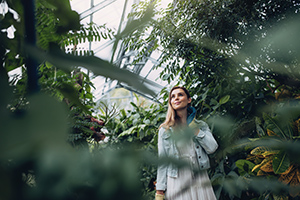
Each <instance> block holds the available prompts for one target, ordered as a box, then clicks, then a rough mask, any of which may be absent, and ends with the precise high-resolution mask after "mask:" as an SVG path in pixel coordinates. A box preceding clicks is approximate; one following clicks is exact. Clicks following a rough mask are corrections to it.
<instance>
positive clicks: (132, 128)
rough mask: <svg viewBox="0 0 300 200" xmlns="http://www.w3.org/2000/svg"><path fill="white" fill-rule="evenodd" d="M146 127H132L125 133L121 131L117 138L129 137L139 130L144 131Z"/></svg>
mask: <svg viewBox="0 0 300 200" xmlns="http://www.w3.org/2000/svg"><path fill="white" fill-rule="evenodd" d="M145 126H146V125H137V126H133V127H131V128H130V129H127V130H126V131H123V132H122V133H121V134H120V135H119V136H118V137H123V136H125V135H131V134H134V133H136V130H139V129H144V128H145Z"/></svg>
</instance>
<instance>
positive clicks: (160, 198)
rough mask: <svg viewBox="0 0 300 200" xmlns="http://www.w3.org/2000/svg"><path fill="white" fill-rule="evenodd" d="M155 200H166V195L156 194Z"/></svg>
mask: <svg viewBox="0 0 300 200" xmlns="http://www.w3.org/2000/svg"><path fill="white" fill-rule="evenodd" d="M155 200H164V195H163V194H157V193H156V194H155Z"/></svg>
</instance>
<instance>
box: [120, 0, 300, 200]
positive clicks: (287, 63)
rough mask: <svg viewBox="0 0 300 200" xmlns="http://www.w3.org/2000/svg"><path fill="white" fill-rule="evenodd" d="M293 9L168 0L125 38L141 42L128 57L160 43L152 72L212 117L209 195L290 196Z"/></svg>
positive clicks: (275, 4) (295, 184) (282, 4)
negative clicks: (211, 187) (183, 91)
mask: <svg viewBox="0 0 300 200" xmlns="http://www.w3.org/2000/svg"><path fill="white" fill-rule="evenodd" d="M156 2H158V3H159V2H160V1H156ZM151 3H152V1H143V2H141V3H140V4H139V5H138V6H136V7H135V12H133V13H131V15H132V16H135V17H138V16H141V15H142V14H143V12H145V7H147V4H151ZM299 11H300V4H299V2H297V1H281V0H271V1H269V0H268V1H266V0H254V1H241V0H230V1H227V0H218V1H209V0H204V1H201V2H199V1H197V0H187V1H180V0H174V1H172V2H171V3H170V4H169V7H168V9H167V10H157V13H159V14H161V15H163V16H162V17H158V18H157V20H155V21H151V23H150V24H149V25H148V26H147V27H146V28H145V29H143V30H136V31H134V32H133V33H132V34H131V35H130V37H128V38H126V39H125V40H124V46H127V47H128V51H132V50H134V51H137V52H140V53H139V54H137V56H135V58H134V59H133V60H134V61H133V63H138V62H139V61H140V60H141V59H143V56H144V54H143V52H155V51H157V52H160V53H161V57H160V59H159V63H158V64H157V65H156V66H157V68H158V67H163V72H162V73H161V74H160V78H162V79H163V80H165V81H168V82H169V83H170V84H172V85H184V86H186V87H187V88H188V89H189V91H190V93H191V96H192V99H193V100H192V102H193V104H194V106H195V107H196V109H197V111H198V116H197V117H198V118H201V119H203V120H206V121H207V122H208V123H209V125H210V126H211V128H212V130H213V133H214V134H215V136H216V138H217V140H218V143H219V145H220V147H219V149H218V152H217V153H216V154H215V155H213V156H212V159H211V161H212V168H211V170H210V171H209V173H210V176H211V179H212V183H213V185H214V187H215V192H216V195H217V198H218V199H299V181H300V177H299V176H298V171H297V170H298V164H299V159H298V158H299V153H297V152H299V147H298V146H299V143H298V138H299V131H298V129H297V128H296V127H297V126H298V125H297V124H298V119H299V117H300V111H299V106H300V104H299V94H300V90H299V86H300V84H299V83H300V82H299V80H300V76H299V73H300V71H299V46H300V45H299V38H298V33H299V30H300V29H299V19H300V18H299V17H300V16H299ZM167 90H168V88H166V89H165V91H167ZM164 98H165V99H166V98H167V93H165V96H164ZM271 163H272V164H271ZM266 168H267V169H268V170H267V169H266ZM264 170H267V171H268V172H266V171H264ZM263 172H264V173H263ZM280 177H281V178H280Z"/></svg>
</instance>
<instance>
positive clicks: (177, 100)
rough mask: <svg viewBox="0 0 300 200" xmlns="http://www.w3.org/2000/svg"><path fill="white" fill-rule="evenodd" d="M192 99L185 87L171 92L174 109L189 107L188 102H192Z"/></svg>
mask: <svg viewBox="0 0 300 200" xmlns="http://www.w3.org/2000/svg"><path fill="white" fill-rule="evenodd" d="M191 101H192V99H191V98H188V96H187V94H186V93H185V92H184V90H183V89H180V88H178V89H175V90H173V91H172V92H171V94H170V103H171V106H172V108H173V109H174V110H176V111H178V110H182V109H187V107H188V104H189V103H191Z"/></svg>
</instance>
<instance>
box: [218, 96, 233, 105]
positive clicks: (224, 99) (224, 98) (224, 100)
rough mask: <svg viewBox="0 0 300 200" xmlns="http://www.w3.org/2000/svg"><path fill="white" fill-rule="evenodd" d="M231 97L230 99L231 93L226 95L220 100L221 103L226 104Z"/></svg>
mask: <svg viewBox="0 0 300 200" xmlns="http://www.w3.org/2000/svg"><path fill="white" fill-rule="evenodd" d="M229 99H230V95H226V96H224V97H222V98H221V99H220V100H219V104H221V105H222V104H225V103H227V102H228V101H229Z"/></svg>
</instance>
